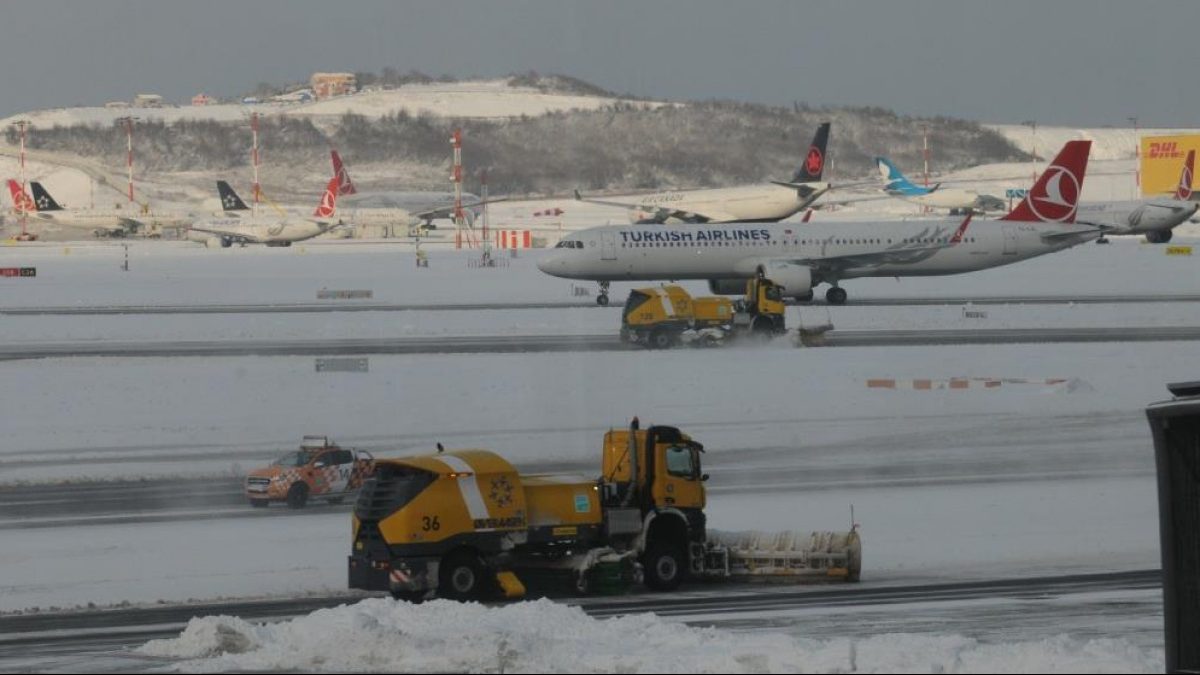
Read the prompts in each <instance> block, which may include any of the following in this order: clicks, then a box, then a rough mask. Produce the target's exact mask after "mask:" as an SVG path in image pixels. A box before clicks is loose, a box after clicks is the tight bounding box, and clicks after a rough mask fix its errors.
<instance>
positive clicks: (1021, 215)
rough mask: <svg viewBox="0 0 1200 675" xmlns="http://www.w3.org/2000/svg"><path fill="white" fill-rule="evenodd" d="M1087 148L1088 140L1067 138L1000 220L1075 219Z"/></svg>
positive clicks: (1047, 221)
mask: <svg viewBox="0 0 1200 675" xmlns="http://www.w3.org/2000/svg"><path fill="white" fill-rule="evenodd" d="M1091 149H1092V142H1091V141H1067V144H1066V145H1064V146H1063V149H1062V150H1060V151H1059V153H1058V156H1057V157H1055V158H1054V161H1053V162H1050V165H1049V166H1047V167H1046V170H1045V171H1043V172H1042V175H1041V176H1040V177H1038V180H1037V182H1036V183H1034V184H1033V189H1032V190H1030V191H1029V193H1028V194H1026V195H1025V199H1022V200H1021V202H1020V203H1019V204H1017V206H1016V207H1015V208H1014V209H1013V210H1012V211H1011V212H1009V214H1008V215H1006V216H1004V217H1003V218H1001V219H1000V220H1010V221H1012V220H1015V221H1023V222H1041V223H1073V222H1075V213H1076V212H1077V210H1078V208H1079V195H1080V193H1082V192H1083V177H1084V174H1086V173H1087V165H1088V153H1090V152H1091Z"/></svg>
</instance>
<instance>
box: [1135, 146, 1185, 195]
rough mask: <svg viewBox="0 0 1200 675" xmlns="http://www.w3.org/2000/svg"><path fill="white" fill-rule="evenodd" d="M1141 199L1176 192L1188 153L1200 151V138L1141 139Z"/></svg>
mask: <svg viewBox="0 0 1200 675" xmlns="http://www.w3.org/2000/svg"><path fill="white" fill-rule="evenodd" d="M1141 145H1142V147H1141V154H1142V157H1141V164H1140V166H1139V167H1138V168H1139V170H1140V171H1141V173H1142V196H1143V197H1148V198H1152V197H1161V196H1163V195H1167V194H1171V193H1173V192H1175V188H1176V187H1177V186H1178V185H1179V173H1180V172H1181V171H1183V160H1184V158H1185V157H1187V153H1188V150H1200V135H1198V134H1191V135H1186V136H1142V138H1141Z"/></svg>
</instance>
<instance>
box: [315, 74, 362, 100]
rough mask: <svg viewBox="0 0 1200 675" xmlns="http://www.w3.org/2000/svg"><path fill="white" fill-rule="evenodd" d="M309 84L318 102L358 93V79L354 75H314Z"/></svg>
mask: <svg viewBox="0 0 1200 675" xmlns="http://www.w3.org/2000/svg"><path fill="white" fill-rule="evenodd" d="M308 82H309V86H311V87H312V91H313V94H314V95H315V96H316V97H317V99H318V100H320V99H326V98H331V97H333V96H345V95H346V94H353V93H354V92H355V91H358V79H357V78H355V77H354V73H313V74H312V77H311V78H309V81H308Z"/></svg>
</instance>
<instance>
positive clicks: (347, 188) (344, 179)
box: [329, 150, 358, 195]
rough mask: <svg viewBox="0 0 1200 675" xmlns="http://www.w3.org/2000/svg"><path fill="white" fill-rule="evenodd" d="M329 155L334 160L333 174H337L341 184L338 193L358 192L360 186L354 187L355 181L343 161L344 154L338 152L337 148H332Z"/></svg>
mask: <svg viewBox="0 0 1200 675" xmlns="http://www.w3.org/2000/svg"><path fill="white" fill-rule="evenodd" d="M329 157H330V159H332V160H333V175H335V176H337V178H338V180H339V181H340V183H339V184H340V185H341V187H340V188H338V194H339V195H354V194H358V188H356V187H354V181H352V180H350V172H349V171H346V165H345V164H343V163H342V156H341V155H339V154H338V151H337V150H330V151H329Z"/></svg>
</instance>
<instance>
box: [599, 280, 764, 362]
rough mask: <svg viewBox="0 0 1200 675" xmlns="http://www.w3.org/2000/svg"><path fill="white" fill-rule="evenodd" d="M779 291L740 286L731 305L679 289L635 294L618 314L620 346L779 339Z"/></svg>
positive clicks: (760, 284) (755, 283)
mask: <svg viewBox="0 0 1200 675" xmlns="http://www.w3.org/2000/svg"><path fill="white" fill-rule="evenodd" d="M780 291H781V287H780V286H779V285H778V284H776V283H775V282H773V281H771V280H770V279H766V278H763V277H754V278H751V279H750V280H748V281H747V282H746V294H745V296H744V297H742V298H740V299H739V300H737V301H736V302H735V301H732V300H730V299H729V298H726V297H721V296H711V297H692V295H691V294H690V293H688V292H687V290H685V289H684V288H683V287H682V286H676V285H674V284H668V285H663V286H652V287H649V288H635V289H633V290H632V291H630V292H629V297H628V298H627V299H626V300H625V308H624V310H622V312H621V341H622V342H629V343H633V344H638V345H642V346H644V347H649V348H651V349H666V348H668V347H673V346H675V345H678V344H686V345H690V346H696V347H715V346H718V345H721V344H725V343H726V342H727V341H729V340H731V339H734V338H737V337H740V336H746V335H754V336H759V337H763V338H769V337H773V336H776V335H782V334H783V333H784V332H785V331H786V330H787V326H786V325H785V324H784V320H783V314H784V308H785V306H784V303H783V295H782V294H781V292H780Z"/></svg>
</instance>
